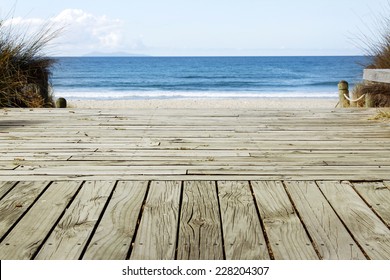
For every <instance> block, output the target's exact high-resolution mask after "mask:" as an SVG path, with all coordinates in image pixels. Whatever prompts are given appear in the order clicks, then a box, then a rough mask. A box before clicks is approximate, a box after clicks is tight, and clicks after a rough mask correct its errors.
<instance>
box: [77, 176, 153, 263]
mask: <svg viewBox="0 0 390 280" xmlns="http://www.w3.org/2000/svg"><path fill="white" fill-rule="evenodd" d="M147 186H148V182H147V181H119V182H118V183H117V186H116V188H115V191H114V193H113V196H112V198H111V200H110V202H109V204H108V207H107V209H106V211H105V213H104V216H103V218H102V220H101V221H100V223H99V225H98V227H97V229H96V232H95V234H94V236H93V238H92V240H91V243H90V244H89V247H88V249H87V250H86V252H85V254H84V256H83V259H94V260H124V259H126V257H127V253H128V251H129V248H130V246H131V240H132V238H133V236H134V234H135V228H136V226H137V219H138V216H139V213H140V211H141V206H142V203H143V201H144V197H145V194H146V189H147Z"/></svg>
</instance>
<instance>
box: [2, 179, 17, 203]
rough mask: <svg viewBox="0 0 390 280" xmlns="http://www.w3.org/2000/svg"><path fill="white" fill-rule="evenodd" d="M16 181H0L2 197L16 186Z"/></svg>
mask: <svg viewBox="0 0 390 280" xmlns="http://www.w3.org/2000/svg"><path fill="white" fill-rule="evenodd" d="M15 184H16V182H7V181H4V182H0V199H1V198H2V197H3V196H4V195H5V194H6V193H7V192H8V191H9V190H10V189H12V188H13V187H14V186H15Z"/></svg>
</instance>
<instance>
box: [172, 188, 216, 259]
mask: <svg viewBox="0 0 390 280" xmlns="http://www.w3.org/2000/svg"><path fill="white" fill-rule="evenodd" d="M220 221H221V220H220V213H219V206H218V198H217V192H216V185H215V182H212V181H185V182H184V190H183V201H182V206H181V215H180V223H179V237H178V248H177V259H179V260H221V259H223V248H222V236H221V235H222V232H221V223H220Z"/></svg>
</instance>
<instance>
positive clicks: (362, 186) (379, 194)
mask: <svg viewBox="0 0 390 280" xmlns="http://www.w3.org/2000/svg"><path fill="white" fill-rule="evenodd" d="M353 186H354V188H355V190H356V191H357V192H358V193H359V195H360V196H361V197H363V199H364V200H365V201H366V203H368V205H369V206H370V207H371V208H372V209H373V210H374V211H375V213H377V215H379V216H380V217H381V219H382V220H383V221H384V222H385V223H386V225H387V227H389V228H390V208H389V201H390V189H388V188H387V187H386V186H385V185H384V184H383V183H379V182H364V183H363V182H361V183H353Z"/></svg>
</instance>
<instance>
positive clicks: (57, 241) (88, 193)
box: [36, 181, 115, 260]
mask: <svg viewBox="0 0 390 280" xmlns="http://www.w3.org/2000/svg"><path fill="white" fill-rule="evenodd" d="M114 183H115V182H113V181H105V182H99V181H87V182H85V184H84V185H83V187H82V189H81V191H80V192H79V193H78V195H77V196H76V198H75V200H74V201H73V202H72V204H71V206H70V207H69V209H68V211H67V212H66V213H65V215H64V216H63V217H62V219H61V220H60V221H59V223H58V225H57V226H56V227H55V229H54V231H53V232H52V233H51V234H50V236H49V238H48V240H47V241H46V242H45V244H44V246H43V247H42V249H41V250H40V251H39V253H38V255H37V256H36V259H38V260H45V259H58V260H65V259H78V258H79V257H80V256H81V252H82V250H83V248H84V246H85V245H86V242H87V240H88V237H89V236H90V235H91V233H92V230H93V229H94V227H95V225H96V222H97V221H98V218H99V216H100V214H101V211H102V209H103V207H104V205H105V203H106V201H107V199H108V196H109V195H110V193H111V191H112V189H113V187H114Z"/></svg>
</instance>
